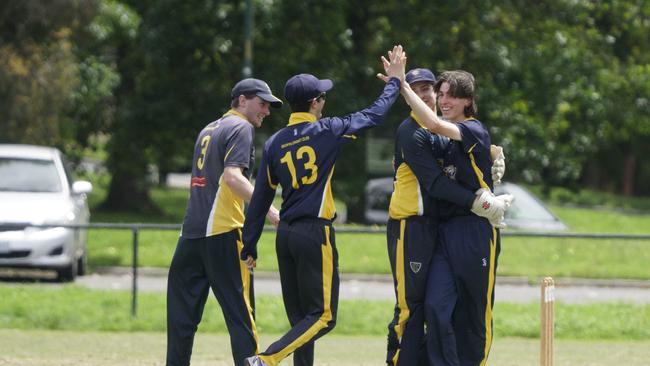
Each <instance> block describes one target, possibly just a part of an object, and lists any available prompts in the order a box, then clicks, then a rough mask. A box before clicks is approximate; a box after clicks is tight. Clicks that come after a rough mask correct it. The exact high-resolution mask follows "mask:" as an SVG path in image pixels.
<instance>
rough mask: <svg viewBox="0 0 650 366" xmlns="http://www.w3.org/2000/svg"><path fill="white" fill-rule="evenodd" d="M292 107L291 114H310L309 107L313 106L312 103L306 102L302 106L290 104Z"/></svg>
mask: <svg viewBox="0 0 650 366" xmlns="http://www.w3.org/2000/svg"><path fill="white" fill-rule="evenodd" d="M290 106H291V112H293V113H297V112H309V107H310V106H311V101H309V102H305V103H300V104H290Z"/></svg>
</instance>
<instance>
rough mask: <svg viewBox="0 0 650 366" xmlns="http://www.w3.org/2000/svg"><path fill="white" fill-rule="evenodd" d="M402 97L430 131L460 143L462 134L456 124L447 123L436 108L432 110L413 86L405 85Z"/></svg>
mask: <svg viewBox="0 0 650 366" xmlns="http://www.w3.org/2000/svg"><path fill="white" fill-rule="evenodd" d="M402 95H403V96H404V100H406V103H407V104H408V105H409V106H410V107H411V110H413V113H415V114H416V115H417V116H418V118H419V119H420V121H421V122H422V123H423V124H424V125H425V126H426V127H427V128H428V129H429V131H431V132H434V133H437V134H440V135H443V136H447V137H449V138H450V139H452V140H456V141H460V140H461V133H460V129H459V128H458V126H457V125H456V124H455V123H451V122H447V121H444V120H442V119H440V117H438V115H437V114H436V110H435V107H434V109H433V110H432V109H431V108H429V106H428V105H426V104H425V103H424V102H423V101H422V99H420V97H418V95H417V94H415V92H414V91H413V89H411V86H410V85H409V84H408V83H404V85H403V86H402Z"/></svg>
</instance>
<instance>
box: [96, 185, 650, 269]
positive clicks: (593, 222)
mask: <svg viewBox="0 0 650 366" xmlns="http://www.w3.org/2000/svg"><path fill="white" fill-rule="evenodd" d="M93 194H94V196H91V203H92V204H93V205H97V203H98V202H99V200H100V199H101V197H102V195H103V194H104V193H103V191H102V190H101V188H100V189H99V190H98V192H95V193H93ZM152 194H153V198H154V200H155V201H156V202H157V203H158V204H159V206H160V207H161V208H163V209H164V210H165V211H164V214H163V216H142V215H133V214H105V213H98V214H93V221H95V222H103V221H110V222H167V223H170V222H171V223H177V224H179V223H180V222H181V221H182V218H183V214H184V210H185V205H186V201H187V194H188V193H187V190H183V189H154V190H153V191H152ZM339 205H340V204H339ZM551 209H552V210H553V212H554V213H555V214H556V215H557V216H558V217H560V219H561V220H562V221H564V222H565V223H566V224H567V225H568V226H569V228H570V232H574V233H620V234H650V215H647V214H646V215H642V214H636V213H629V212H628V213H624V212H620V211H617V210H611V209H588V208H577V207H563V206H558V205H551ZM504 232H506V233H507V229H506V231H504ZM132 240H133V239H132V233H131V232H130V231H126V230H124V231H115V230H91V231H90V232H89V239H88V247H89V261H90V265H91V267H97V266H113V265H117V266H128V265H131V263H132ZM177 240H178V232H177V231H152V230H143V231H141V232H140V234H139V265H141V266H153V267H167V266H169V262H170V260H171V257H172V255H173V252H174V249H175V247H176V242H177ZM337 246H338V250H339V254H340V270H341V271H342V272H346V273H376V274H386V273H389V272H390V268H389V266H388V257H387V254H386V242H385V236H384V234H382V233H378V234H346V233H340V232H339V233H338V234H337ZM648 248H650V240H611V239H608V240H602V239H560V238H522V237H507V236H506V237H503V239H502V251H501V256H500V258H499V269H498V274H499V275H502V276H523V277H528V278H530V279H537V278H540V277H543V276H556V277H584V278H626V279H650V271H648V269H647V263H648V262H650V250H648ZM258 269H260V270H263V271H275V270H277V261H276V260H275V249H274V233H272V232H265V233H264V234H263V235H262V238H261V240H260V243H259V261H258Z"/></svg>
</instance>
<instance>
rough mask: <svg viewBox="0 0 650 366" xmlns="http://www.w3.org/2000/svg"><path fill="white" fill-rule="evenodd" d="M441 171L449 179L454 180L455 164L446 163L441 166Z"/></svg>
mask: <svg viewBox="0 0 650 366" xmlns="http://www.w3.org/2000/svg"><path fill="white" fill-rule="evenodd" d="M442 171H443V172H444V173H445V175H446V176H447V177H449V179H453V180H456V166H455V165H447V166H445V167H443V168H442Z"/></svg>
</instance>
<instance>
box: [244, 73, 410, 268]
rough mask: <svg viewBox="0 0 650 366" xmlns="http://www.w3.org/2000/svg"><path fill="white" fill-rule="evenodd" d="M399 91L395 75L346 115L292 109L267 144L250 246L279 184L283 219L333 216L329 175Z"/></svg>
mask: <svg viewBox="0 0 650 366" xmlns="http://www.w3.org/2000/svg"><path fill="white" fill-rule="evenodd" d="M399 90H400V81H399V80H398V79H396V78H391V79H390V80H389V81H388V83H386V86H385V87H384V91H383V93H382V94H381V95H380V96H379V98H378V99H377V100H376V101H375V102H374V103H373V104H372V105H371V106H369V107H368V108H366V109H364V110H362V111H360V112H356V113H352V114H350V115H347V116H345V117H342V118H340V117H331V118H322V119H320V120H316V117H315V116H314V115H312V114H310V113H292V114H291V117H290V119H289V124H288V125H287V126H286V127H284V128H282V129H281V130H280V131H278V132H276V133H275V134H274V135H273V136H271V137H270V138H269V140H268V141H266V143H265V144H264V151H263V153H262V161H261V162H260V167H259V170H258V174H257V179H256V182H255V190H254V191H253V197H252V198H251V203H250V206H249V207H248V212H247V213H246V222H245V225H244V243H245V245H246V246H247V247H248V246H255V245H256V243H257V240H258V239H259V236H260V234H261V232H262V228H263V225H264V218H265V214H266V212H267V210H268V209H269V206H270V205H271V202H272V201H273V196H274V194H275V190H276V188H277V186H278V185H280V186H282V207H281V208H280V220H281V221H284V222H288V223H291V222H292V221H295V220H298V219H301V218H321V219H325V220H332V219H334V217H335V216H336V209H335V207H334V198H333V196H332V185H331V180H332V174H333V173H334V164H335V162H336V158H337V156H338V154H339V151H340V149H341V147H342V145H343V144H344V143H346V142H348V141H350V140H352V139H355V138H356V137H355V134H356V133H358V132H360V131H362V130H365V129H368V128H371V127H373V126H375V125H377V124H379V123H380V122H382V121H383V119H384V117H385V115H386V113H387V112H388V110H389V109H390V107H391V106H392V105H393V103H395V101H396V100H397V98H398V96H399ZM242 257H243V258H245V257H244V256H242Z"/></svg>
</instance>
